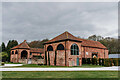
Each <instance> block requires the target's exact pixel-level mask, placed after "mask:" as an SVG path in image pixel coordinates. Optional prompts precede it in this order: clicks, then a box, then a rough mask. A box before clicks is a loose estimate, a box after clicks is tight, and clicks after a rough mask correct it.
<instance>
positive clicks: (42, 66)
mask: <svg viewBox="0 0 120 80" xmlns="http://www.w3.org/2000/svg"><path fill="white" fill-rule="evenodd" d="M18 67H38V68H46V67H50V68H54V67H64V68H68V67H67V66H47V65H41V66H40V65H37V64H25V65H23V66H18ZM71 67H75V68H76V67H79V68H94V67H103V66H99V65H90V64H83V65H82V66H71Z"/></svg>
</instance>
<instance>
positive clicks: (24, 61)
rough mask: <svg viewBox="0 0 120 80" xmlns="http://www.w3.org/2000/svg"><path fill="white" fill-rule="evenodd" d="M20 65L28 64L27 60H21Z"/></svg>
mask: <svg viewBox="0 0 120 80" xmlns="http://www.w3.org/2000/svg"><path fill="white" fill-rule="evenodd" d="M19 63H23V64H27V59H19Z"/></svg>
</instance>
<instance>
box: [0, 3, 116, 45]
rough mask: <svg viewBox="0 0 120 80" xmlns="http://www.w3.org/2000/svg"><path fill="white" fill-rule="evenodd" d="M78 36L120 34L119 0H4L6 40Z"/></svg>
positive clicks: (4, 32)
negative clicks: (95, 0) (28, 0)
mask: <svg viewBox="0 0 120 80" xmlns="http://www.w3.org/2000/svg"><path fill="white" fill-rule="evenodd" d="M65 31H68V32H70V33H71V34H73V35H74V36H76V37H78V36H80V37H81V38H87V37H88V36H91V35H94V34H96V35H101V36H103V37H108V36H109V37H114V38H117V36H118V3H117V2H3V4H2V41H3V42H5V43H7V42H8V41H9V40H13V39H14V40H17V41H18V42H19V43H20V42H22V41H23V40H27V41H28V42H30V41H34V40H42V39H46V38H48V39H52V38H54V37H56V36H58V35H59V34H61V33H63V32H65Z"/></svg>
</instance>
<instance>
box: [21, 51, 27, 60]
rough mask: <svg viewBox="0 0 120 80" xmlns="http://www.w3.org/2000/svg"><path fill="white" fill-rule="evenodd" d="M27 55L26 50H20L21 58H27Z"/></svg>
mask: <svg viewBox="0 0 120 80" xmlns="http://www.w3.org/2000/svg"><path fill="white" fill-rule="evenodd" d="M27 56H28V52H27V51H26V50H23V51H22V52H21V59H27Z"/></svg>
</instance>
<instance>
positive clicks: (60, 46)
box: [56, 44, 65, 50]
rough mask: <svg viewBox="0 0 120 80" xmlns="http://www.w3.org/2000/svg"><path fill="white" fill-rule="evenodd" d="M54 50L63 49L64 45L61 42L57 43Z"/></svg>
mask: <svg viewBox="0 0 120 80" xmlns="http://www.w3.org/2000/svg"><path fill="white" fill-rule="evenodd" d="M56 50H65V47H64V45H63V44H58V45H57V48H56Z"/></svg>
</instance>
